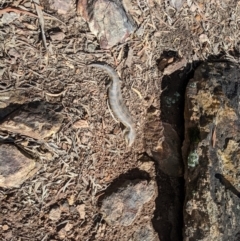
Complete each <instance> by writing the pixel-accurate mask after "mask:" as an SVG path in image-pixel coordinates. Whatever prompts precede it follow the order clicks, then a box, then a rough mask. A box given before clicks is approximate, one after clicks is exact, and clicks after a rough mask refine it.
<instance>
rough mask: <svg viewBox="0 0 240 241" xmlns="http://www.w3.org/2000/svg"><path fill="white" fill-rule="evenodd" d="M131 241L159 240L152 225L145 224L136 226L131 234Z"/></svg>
mask: <svg viewBox="0 0 240 241" xmlns="http://www.w3.org/2000/svg"><path fill="white" fill-rule="evenodd" d="M132 241H159V238H158V235H157V234H156V232H155V231H154V229H153V227H152V225H150V224H147V225H144V226H143V227H138V229H137V230H136V231H135V232H134V234H133V238H132Z"/></svg>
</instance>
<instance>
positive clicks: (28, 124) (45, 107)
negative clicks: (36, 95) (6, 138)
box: [0, 101, 63, 139]
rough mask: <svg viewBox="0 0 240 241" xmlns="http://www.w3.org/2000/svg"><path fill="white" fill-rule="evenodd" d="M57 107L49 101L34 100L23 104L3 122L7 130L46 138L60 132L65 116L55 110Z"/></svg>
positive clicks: (0, 127) (0, 126)
mask: <svg viewBox="0 0 240 241" xmlns="http://www.w3.org/2000/svg"><path fill="white" fill-rule="evenodd" d="M57 107H59V106H56V105H54V104H50V103H47V102H39V101H36V102H32V103H29V104H25V105H23V106H21V107H20V108H19V109H17V110H16V111H14V112H13V113H12V114H10V115H9V116H8V117H7V118H6V119H5V120H4V121H3V122H2V123H1V124H0V130H5V131H9V132H13V133H18V134H21V135H26V136H29V137H32V138H35V139H44V138H47V137H49V136H51V135H52V134H54V133H56V132H58V130H59V129H60V127H61V122H62V120H63V116H62V115H61V114H59V113H57V112H56V111H55V109H57Z"/></svg>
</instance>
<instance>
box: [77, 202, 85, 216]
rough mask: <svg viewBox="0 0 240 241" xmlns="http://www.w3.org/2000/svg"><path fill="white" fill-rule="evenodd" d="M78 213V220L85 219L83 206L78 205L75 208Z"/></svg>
mask: <svg viewBox="0 0 240 241" xmlns="http://www.w3.org/2000/svg"><path fill="white" fill-rule="evenodd" d="M77 210H78V213H79V215H80V219H85V215H86V213H85V204H80V205H78V206H77Z"/></svg>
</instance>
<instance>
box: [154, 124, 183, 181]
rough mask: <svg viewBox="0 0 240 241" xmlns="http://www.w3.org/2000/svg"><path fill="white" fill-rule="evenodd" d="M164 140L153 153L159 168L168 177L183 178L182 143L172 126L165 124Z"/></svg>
mask: <svg viewBox="0 0 240 241" xmlns="http://www.w3.org/2000/svg"><path fill="white" fill-rule="evenodd" d="M162 134H163V138H162V139H161V140H162V141H161V142H159V145H158V146H157V147H156V148H155V150H154V151H152V156H153V158H154V160H156V161H157V162H158V164H159V165H158V167H159V168H160V169H161V170H162V171H163V172H164V173H166V174H167V175H169V176H174V177H181V176H182V175H183V163H182V157H181V141H180V139H179V137H178V134H177V132H176V131H175V130H174V129H173V128H172V126H171V125H170V124H167V123H163V132H162Z"/></svg>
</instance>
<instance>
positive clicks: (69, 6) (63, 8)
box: [49, 0, 75, 15]
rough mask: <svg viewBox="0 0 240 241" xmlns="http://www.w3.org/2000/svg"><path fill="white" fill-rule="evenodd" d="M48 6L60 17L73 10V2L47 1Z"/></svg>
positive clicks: (66, 0)
mask: <svg viewBox="0 0 240 241" xmlns="http://www.w3.org/2000/svg"><path fill="white" fill-rule="evenodd" d="M49 6H50V8H51V9H53V10H55V11H57V13H58V14H60V15H66V14H67V13H69V12H70V11H71V10H73V9H74V8H75V7H74V1H73V0H49Z"/></svg>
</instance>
